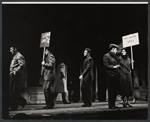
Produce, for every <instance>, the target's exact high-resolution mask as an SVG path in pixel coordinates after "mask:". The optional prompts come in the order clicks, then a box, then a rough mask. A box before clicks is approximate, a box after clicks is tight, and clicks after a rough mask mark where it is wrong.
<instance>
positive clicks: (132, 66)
mask: <svg viewBox="0 0 150 122" xmlns="http://www.w3.org/2000/svg"><path fill="white" fill-rule="evenodd" d="M131 61H133V49H132V46H131ZM132 69H134V66H133V62H132Z"/></svg>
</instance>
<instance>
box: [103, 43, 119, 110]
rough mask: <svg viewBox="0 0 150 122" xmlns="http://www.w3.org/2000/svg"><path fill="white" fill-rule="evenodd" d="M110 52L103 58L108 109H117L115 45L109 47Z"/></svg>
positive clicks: (117, 64) (117, 61)
mask: <svg viewBox="0 0 150 122" xmlns="http://www.w3.org/2000/svg"><path fill="white" fill-rule="evenodd" d="M109 48H110V51H109V52H108V53H106V54H105V55H104V57H103V63H104V67H105V73H106V81H107V84H108V107H109V108H110V109H115V108H117V107H116V106H115V102H116V96H117V92H118V86H119V71H118V68H119V67H120V65H119V57H118V56H117V55H116V53H117V50H118V46H117V45H116V44H110V45H109Z"/></svg>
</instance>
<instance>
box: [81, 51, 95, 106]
mask: <svg viewBox="0 0 150 122" xmlns="http://www.w3.org/2000/svg"><path fill="white" fill-rule="evenodd" d="M90 53H91V49H89V48H85V50H84V56H85V57H86V59H85V60H84V63H83V72H82V74H81V75H80V76H79V79H80V80H81V82H82V86H81V92H82V100H83V102H84V104H83V105H82V107H90V106H91V105H92V82H93V79H94V76H93V58H92V57H91V56H90Z"/></svg>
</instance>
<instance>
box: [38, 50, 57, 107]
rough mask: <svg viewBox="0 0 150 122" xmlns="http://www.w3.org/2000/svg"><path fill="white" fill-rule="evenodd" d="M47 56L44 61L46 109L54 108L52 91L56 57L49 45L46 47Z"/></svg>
mask: <svg viewBox="0 0 150 122" xmlns="http://www.w3.org/2000/svg"><path fill="white" fill-rule="evenodd" d="M45 54H46V58H45V60H44V61H42V63H41V64H42V66H43V67H44V69H43V75H44V84H43V89H44V96H45V102H46V106H45V107H44V109H50V108H53V106H54V102H53V99H52V92H53V83H54V80H55V57H54V55H53V54H52V48H51V47H47V48H46V49H45Z"/></svg>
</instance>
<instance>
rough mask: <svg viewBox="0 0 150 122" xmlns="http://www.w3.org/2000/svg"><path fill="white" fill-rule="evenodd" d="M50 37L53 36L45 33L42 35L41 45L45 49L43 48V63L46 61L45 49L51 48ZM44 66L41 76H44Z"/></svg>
mask: <svg viewBox="0 0 150 122" xmlns="http://www.w3.org/2000/svg"><path fill="white" fill-rule="evenodd" d="M50 35H51V32H45V33H42V34H41V43H40V47H44V48H43V59H42V60H43V61H44V59H45V48H46V47H49V45H50ZM43 68H44V67H43V66H42V68H41V75H42V74H43Z"/></svg>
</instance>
